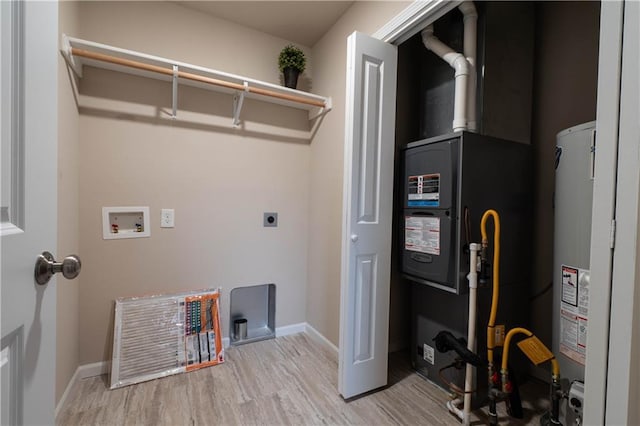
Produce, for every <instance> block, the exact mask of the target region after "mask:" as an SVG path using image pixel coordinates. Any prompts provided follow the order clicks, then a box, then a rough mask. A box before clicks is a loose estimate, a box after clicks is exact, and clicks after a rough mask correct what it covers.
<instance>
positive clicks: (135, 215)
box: [102, 207, 151, 240]
mask: <svg viewBox="0 0 640 426" xmlns="http://www.w3.org/2000/svg"><path fill="white" fill-rule="evenodd" d="M149 236H151V226H150V225H149V207H103V208H102V238H103V239H104V240H115V239H118V238H142V237H149Z"/></svg>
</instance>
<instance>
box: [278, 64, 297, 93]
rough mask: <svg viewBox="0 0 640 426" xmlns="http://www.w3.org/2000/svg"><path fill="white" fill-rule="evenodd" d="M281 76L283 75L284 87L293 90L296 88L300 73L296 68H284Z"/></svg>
mask: <svg viewBox="0 0 640 426" xmlns="http://www.w3.org/2000/svg"><path fill="white" fill-rule="evenodd" d="M282 74H284V87H288V88H290V89H295V88H296V87H297V86H298V76H299V75H300V71H298V70H297V69H296V68H292V67H286V68H285V69H283V70H282Z"/></svg>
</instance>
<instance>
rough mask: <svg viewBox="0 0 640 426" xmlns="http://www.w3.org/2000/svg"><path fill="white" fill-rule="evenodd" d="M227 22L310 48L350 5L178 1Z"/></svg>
mask: <svg viewBox="0 0 640 426" xmlns="http://www.w3.org/2000/svg"><path fill="white" fill-rule="evenodd" d="M177 3H179V4H181V5H183V6H185V7H188V8H190V9H193V10H197V11H200V12H203V13H206V14H209V15H212V16H215V17H218V18H222V19H225V20H227V21H231V22H234V23H236V24H240V25H243V26H246V27H250V28H253V29H255V30H258V31H262V32H264V33H267V34H271V35H273V36H276V37H280V38H283V39H285V40H289V41H291V42H293V43H296V44H301V45H303V46H307V47H311V46H313V45H314V44H315V43H316V42H317V41H318V40H320V38H321V37H322V36H323V35H324V34H325V33H326V32H327V31H328V30H329V29H330V28H331V27H332V26H333V24H335V22H336V21H337V20H338V18H340V16H342V14H343V13H344V12H345V11H346V10H347V9H348V8H349V7H350V6H351V5H352V4H353V3H354V2H353V1H311V0H309V1H268V0H264V1H178V2H177Z"/></svg>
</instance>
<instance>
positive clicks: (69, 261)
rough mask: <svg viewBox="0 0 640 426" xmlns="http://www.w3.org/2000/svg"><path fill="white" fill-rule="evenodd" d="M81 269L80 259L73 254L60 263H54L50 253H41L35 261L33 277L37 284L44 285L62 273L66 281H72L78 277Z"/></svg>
mask: <svg viewBox="0 0 640 426" xmlns="http://www.w3.org/2000/svg"><path fill="white" fill-rule="evenodd" d="M81 268H82V263H81V262H80V258H79V257H78V256H76V255H75V254H72V255H70V256H67V257H65V258H64V260H63V261H62V262H56V260H55V259H54V257H53V255H52V254H51V253H49V252H48V251H43V252H42V254H41V255H39V256H38V259H37V260H36V267H35V270H34V276H35V279H36V282H37V283H38V284H40V285H44V284H46V283H48V282H49V280H50V279H51V277H52V276H53V274H57V273H58V272H62V275H63V276H64V277H65V278H66V279H68V280H72V279H74V278H75V277H77V276H78V274H79V273H80V269H81Z"/></svg>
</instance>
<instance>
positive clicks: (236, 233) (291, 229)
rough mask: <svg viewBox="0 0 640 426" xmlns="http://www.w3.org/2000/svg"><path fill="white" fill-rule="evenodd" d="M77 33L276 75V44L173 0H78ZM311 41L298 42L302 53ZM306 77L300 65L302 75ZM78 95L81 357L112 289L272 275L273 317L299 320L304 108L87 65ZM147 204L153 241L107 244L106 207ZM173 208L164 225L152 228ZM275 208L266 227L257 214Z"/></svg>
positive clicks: (107, 308)
mask: <svg viewBox="0 0 640 426" xmlns="http://www.w3.org/2000/svg"><path fill="white" fill-rule="evenodd" d="M80 12H81V13H80V15H81V18H82V25H81V29H80V33H79V34H78V35H77V36H78V37H81V38H85V39H88V40H93V41H97V42H101V43H106V44H111V45H114V46H119V47H123V48H127V49H132V50H138V51H142V52H145V53H149V54H155V55H159V56H164V57H168V58H173V59H176V60H179V61H184V62H190V63H193V64H197V65H201V66H206V67H211V68H216V69H219V70H221V71H225V72H231V73H238V74H241V75H246V76H248V77H252V78H258V79H263V80H267V81H270V82H274V83H277V82H278V72H277V68H276V62H275V61H276V58H277V54H278V52H279V50H280V49H281V48H282V47H283V46H284V45H285V44H286V43H287V41H286V40H281V39H278V38H274V37H271V36H269V35H266V34H262V33H259V32H256V31H253V30H250V29H246V28H243V27H240V26H237V25H234V24H231V23H228V22H225V21H220V20H217V19H213V18H209V17H207V16H204V15H201V14H199V13H197V12H193V11H191V10H189V9H186V8H183V7H181V6H179V5H176V4H173V3H169V2H161V3H151V2H143V3H124V2H106V3H102V2H85V3H82V5H81V7H80ZM307 50H308V49H307ZM307 76H310V73H307ZM80 92H81V94H82V96H81V99H80V105H81V108H80V112H81V115H80V126H79V129H80V162H81V165H80V239H81V248H82V256H83V277H82V278H83V280H82V282H83V285H82V287H81V290H80V363H81V364H86V363H91V362H96V361H101V360H108V359H110V358H111V341H112V335H111V332H112V327H113V324H112V321H113V302H114V299H116V298H117V297H126V296H135V295H144V294H154V293H163V292H174V291H181V290H187V289H198V288H205V287H217V286H221V287H223V293H222V296H223V303H222V327H223V330H224V334H225V335H227V331H228V318H229V292H230V290H231V289H233V288H235V287H240V286H248V285H255V284H264V283H275V284H276V286H277V290H276V291H277V303H276V326H284V325H290V324H295V323H300V322H304V321H305V320H306V305H305V300H306V287H307V284H306V281H307V241H308V237H307V234H308V225H309V217H310V216H309V196H310V191H309V167H310V158H309V156H310V147H309V141H308V140H307V141H304V140H302V139H301V135H302V134H308V131H309V122H308V120H307V116H306V112H305V111H298V110H293V109H290V108H284V107H278V106H275V105H272V104H266V103H259V102H252V101H248V102H245V108H244V110H243V114H242V118H243V119H244V120H245V123H244V125H243V126H244V127H243V128H240V129H237V130H236V129H233V128H232V127H231V117H230V111H231V107H232V100H231V97H230V96H229V95H226V94H220V93H217V92H209V91H205V90H199V89H195V88H188V87H182V86H181V88H180V90H179V95H178V97H179V110H178V120H176V121H175V122H172V121H171V120H169V119H168V118H167V116H166V111H167V110H168V109H170V105H171V95H170V94H171V87H170V85H168V83H165V82H160V81H156V80H150V79H144V78H140V77H133V76H129V75H126V74H119V73H112V72H109V71H105V70H92V69H88V68H87V69H86V74H85V77H84V78H83V79H82V80H81V88H80ZM138 205H139V206H149V208H150V213H151V237H150V238H139V239H123V240H103V239H102V231H101V229H102V228H101V226H102V225H101V208H102V207H103V206H138ZM161 208H173V209H175V215H176V216H175V223H176V226H175V228H173V229H161V228H160V227H159V225H160V224H159V215H160V209H161ZM267 211H276V212H278V213H279V226H278V228H263V226H262V215H263V212H267Z"/></svg>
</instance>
